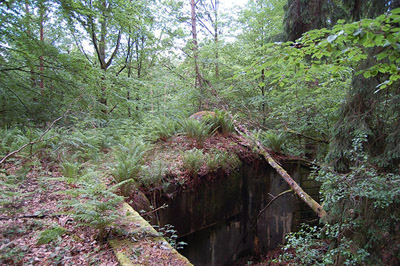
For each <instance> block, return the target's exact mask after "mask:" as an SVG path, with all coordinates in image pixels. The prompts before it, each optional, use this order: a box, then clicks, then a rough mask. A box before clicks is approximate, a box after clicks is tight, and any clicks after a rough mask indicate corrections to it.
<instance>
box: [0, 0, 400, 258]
mask: <svg viewBox="0 0 400 266" xmlns="http://www.w3.org/2000/svg"><path fill="white" fill-rule="evenodd" d="M231 2H232V1H225V0H197V1H195V0H185V1H184V0H52V1H49V0H24V1H18V0H0V189H1V193H0V206H1V208H0V233H1V234H0V264H1V265H32V264H38V265H88V264H90V265H92V264H94V265H118V263H120V264H121V265H123V264H122V263H121V261H119V260H117V258H116V255H115V254H114V253H113V249H112V248H111V247H110V244H109V242H108V240H110V239H118V238H135V239H139V238H140V239H141V238H145V237H144V236H138V235H134V236H133V235H132V234H131V233H127V231H126V227H127V224H126V223H124V221H123V220H124V217H126V216H127V214H125V213H123V212H121V204H122V203H123V202H128V203H130V202H136V203H132V204H131V205H132V206H135V207H136V208H135V210H136V211H138V212H140V211H142V212H143V213H144V214H143V215H142V216H143V217H144V218H146V215H148V214H152V215H153V214H154V215H155V216H156V218H157V217H158V216H157V215H158V214H157V213H158V211H159V209H162V208H166V206H164V205H162V206H160V205H161V204H160V205H158V206H157V204H156V203H157V202H159V201H158V197H159V198H161V195H164V194H165V195H175V194H174V193H178V192H177V191H183V190H185V189H189V190H194V191H195V190H196V187H198V186H200V184H201V183H210V186H213V182H214V181H215V180H217V179H219V178H227V177H226V176H229V175H230V174H231V173H232V172H234V171H235V169H239V168H240V167H241V165H242V164H244V163H245V161H246V160H248V161H250V160H260V158H265V160H266V162H269V163H270V164H271V161H273V162H274V163H275V161H276V162H277V163H275V165H277V166H276V167H279V168H280V169H281V168H282V167H281V166H280V165H281V164H280V163H279V162H280V160H284V159H285V158H295V159H296V160H298V161H302V162H304V163H307V164H308V165H310V167H311V174H310V176H311V178H312V179H313V180H315V181H316V182H318V184H320V189H319V199H318V200H317V201H318V202H314V200H313V203H310V202H309V201H308V200H307V199H305V200H304V199H303V200H304V201H306V203H307V204H309V206H310V207H311V208H312V210H313V211H314V212H316V214H317V215H318V216H319V218H320V219H318V221H317V222H316V223H312V224H311V223H310V224H307V223H305V224H303V225H301V226H300V227H299V228H298V229H297V230H294V231H292V232H288V233H287V234H286V237H285V239H284V243H282V245H280V246H279V247H278V248H276V249H274V252H272V251H271V252H270V253H268V254H264V253H262V254H252V255H251V256H250V257H246V259H245V260H244V261H243V260H242V261H240V260H238V261H236V262H230V263H228V264H229V265H253V264H254V265H399V264H400V208H399V207H400V86H399V85H400V68H399V66H400V1H399V0H365V1H360V0H248V1H241V2H240V1H238V3H239V4H238V5H233V4H232V3H231ZM243 143H245V144H243ZM271 165H272V164H271ZM282 165H284V164H282ZM272 167H273V168H275V166H273V165H272ZM283 168H284V166H283ZM275 169H277V168H275ZM282 170H284V169H282ZM279 171H281V170H278V172H279ZM279 173H280V174H281V172H279ZM281 175H282V174H281ZM222 176H223V177H222ZM285 180H286V179H285ZM286 181H287V180H286ZM282 182H285V181H282ZM287 182H288V183H290V182H291V181H287ZM289 185H290V184H289ZM290 187H291V191H290V193H292V194H293V195H292V196H293V197H298V198H302V196H301V195H300V194H301V192H298V191H299V190H296V189H295V188H293V186H292V185H290ZM300 189H301V188H300ZM163 193H164V194H163ZM221 193H225V192H223V191H221ZM307 196H308V195H307ZM171 197H172V196H171ZM276 197H280V195H277V196H276ZM276 197H275V198H276ZM275 198H273V199H272V200H271V201H274V200H275ZM143 202H144V203H143ZM142 203H143V204H142ZM314 203H315V204H314ZM138 206H139V207H138ZM140 206H142V207H143V206H144V207H143V209H142V210H140V209H141V207H140ZM312 206H314V208H313V207H312ZM267 207H268V206H267ZM207 208H210V209H211V207H210V206H208V207H207ZM310 210H311V209H310ZM142 212H141V213H142ZM155 228H156V226H155ZM158 234H159V235H160V236H163V237H164V238H165V239H166V240H167V241H168V242H169V243H170V245H171V246H172V247H174V248H176V249H178V250H179V248H182V247H183V246H185V245H187V243H184V242H183V241H180V239H179V238H178V234H179V232H176V231H175V230H174V229H173V228H171V227H169V225H166V226H163V227H160V228H159V233H158ZM148 246H149V245H148V244H146V245H143V246H140V247H136V248H134V251H133V253H132V254H131V255H130V258H131V260H132V261H134V263H136V265H163V263H167V264H164V265H186V264H180V263H181V262H176V261H173V260H171V259H170V261H169V262H168V259H167V260H166V261H167V262H160V261H159V260H157V258H161V257H163V256H164V255H163V254H164V253H162V252H165V250H163V251H162V252H161V251H160V254H158V253H156V252H153V255H151V256H150V255H149V254H148V253H151V252H152V251H150V250H148V249H150V248H149V247H148ZM162 249H164V248H162ZM165 249H167V248H165ZM157 252H158V251H157ZM146 254H147V255H146ZM145 255H146V256H147V257H146V258H147V259H143V256H145ZM149 256H150V257H152V258H150V257H149ZM135 261H136V262H135ZM168 263H169V264H168ZM126 265H131V264H126ZM215 265H218V263H217V264H215Z"/></svg>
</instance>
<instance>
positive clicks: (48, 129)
mask: <svg viewBox="0 0 400 266" xmlns="http://www.w3.org/2000/svg"><path fill="white" fill-rule="evenodd" d="M69 111H70V110H69V109H68V110H67V111H66V112H65V113H64V114H63V115H62V116H60V117H59V118H57V119H56V120H54V121H53V122H51V124H50V126H49V127H48V128H47V129H46V130H45V131H44V132H43V133H42V135H40V137H39V138H38V139H37V140H35V141H31V142H29V143H26V144H24V145H22V146H21V147H20V148H19V149H17V150H15V151H12V152H10V153H9V154H7V155H6V156H5V157H4V158H3V159H1V160H0V164H2V163H4V162H5V161H6V160H7V159H8V158H10V157H11V156H14V155H15V154H17V153H18V152H20V151H22V150H23V149H25V148H26V147H28V146H29V145H33V144H36V143H39V142H41V141H43V137H44V135H46V134H47V133H48V132H49V131H50V129H51V128H52V127H53V126H54V124H55V123H57V122H58V121H59V120H61V119H62V118H64V117H65V115H66V114H67V113H69Z"/></svg>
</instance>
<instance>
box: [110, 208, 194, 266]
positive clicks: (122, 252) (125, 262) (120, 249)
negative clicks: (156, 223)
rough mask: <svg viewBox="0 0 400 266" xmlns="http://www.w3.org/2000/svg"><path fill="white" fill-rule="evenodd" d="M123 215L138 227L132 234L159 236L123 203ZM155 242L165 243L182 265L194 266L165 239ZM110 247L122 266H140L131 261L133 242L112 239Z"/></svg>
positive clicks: (131, 230)
mask: <svg viewBox="0 0 400 266" xmlns="http://www.w3.org/2000/svg"><path fill="white" fill-rule="evenodd" d="M121 210H122V213H123V214H126V218H127V219H128V220H129V222H132V223H133V224H135V225H137V227H136V228H131V229H130V232H133V233H145V234H151V235H157V234H158V232H157V231H156V230H155V229H154V228H153V227H152V226H151V225H150V224H149V223H148V222H147V221H146V220H145V219H143V217H142V216H140V215H139V213H137V212H136V211H135V210H134V209H133V208H132V207H131V206H130V205H129V204H127V203H123V205H122V207H121ZM153 241H155V242H156V241H162V242H164V243H165V246H167V247H168V248H170V250H171V253H172V254H173V256H174V257H175V258H177V259H178V260H179V261H181V262H182V265H193V264H191V263H190V262H189V260H188V259H187V258H185V257H184V256H182V255H181V254H180V253H179V252H178V251H176V250H175V249H174V248H173V247H172V246H171V245H170V244H169V243H168V242H167V241H166V240H165V239H164V238H163V237H156V238H153ZM109 243H110V246H111V247H112V249H113V251H114V253H115V255H116V257H117V260H118V262H119V264H120V265H121V266H132V265H135V266H136V265H140V264H137V263H134V262H133V261H132V260H131V259H130V256H129V255H128V253H127V252H126V251H127V250H132V249H134V246H135V243H133V242H131V241H130V240H129V239H112V240H109Z"/></svg>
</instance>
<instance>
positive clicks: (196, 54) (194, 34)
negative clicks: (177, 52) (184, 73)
mask: <svg viewBox="0 0 400 266" xmlns="http://www.w3.org/2000/svg"><path fill="white" fill-rule="evenodd" d="M190 7H191V15H192V38H193V58H194V70H195V75H196V80H195V83H194V86H195V88H196V89H199V90H200V97H199V111H201V110H202V101H201V98H202V95H203V86H202V79H201V74H200V69H199V63H198V60H199V52H198V42H197V31H196V4H195V1H194V0H190Z"/></svg>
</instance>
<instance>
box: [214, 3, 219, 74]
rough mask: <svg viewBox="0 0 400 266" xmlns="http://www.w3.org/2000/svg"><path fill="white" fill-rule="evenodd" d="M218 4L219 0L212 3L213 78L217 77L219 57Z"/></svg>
mask: <svg viewBox="0 0 400 266" xmlns="http://www.w3.org/2000/svg"><path fill="white" fill-rule="evenodd" d="M218 6H219V0H215V3H214V16H215V21H214V24H215V25H214V44H215V78H216V79H218V78H219V64H218V59H219V54H218V48H219V47H218Z"/></svg>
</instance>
